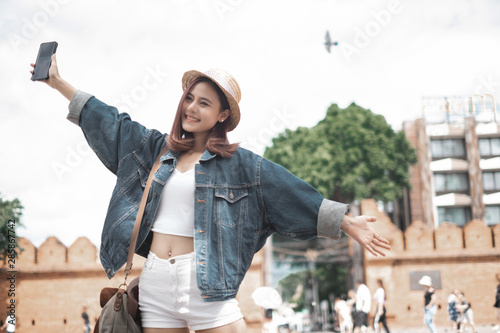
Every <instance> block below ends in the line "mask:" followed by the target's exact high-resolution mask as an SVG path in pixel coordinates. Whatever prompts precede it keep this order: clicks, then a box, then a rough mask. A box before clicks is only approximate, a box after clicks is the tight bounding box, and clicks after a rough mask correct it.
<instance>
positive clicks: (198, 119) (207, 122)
mask: <svg viewBox="0 0 500 333" xmlns="http://www.w3.org/2000/svg"><path fill="white" fill-rule="evenodd" d="M181 111H182V129H183V130H184V131H186V132H190V133H193V135H194V137H195V138H196V137H197V136H202V137H203V136H204V137H206V136H207V135H208V133H209V132H210V130H211V129H212V128H213V127H214V126H215V124H216V123H217V122H218V121H221V120H224V119H226V117H227V116H228V114H229V110H225V111H224V112H221V102H220V100H219V96H218V94H217V91H216V90H215V88H214V87H213V86H212V85H211V84H210V83H208V82H200V83H198V84H196V85H195V86H194V87H193V89H191V91H190V92H189V93H188V94H187V95H186V98H185V99H184V102H183V103H182V107H181Z"/></svg>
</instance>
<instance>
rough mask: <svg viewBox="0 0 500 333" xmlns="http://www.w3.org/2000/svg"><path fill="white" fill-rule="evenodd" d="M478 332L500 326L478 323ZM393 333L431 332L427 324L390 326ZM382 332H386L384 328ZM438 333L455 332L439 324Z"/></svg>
mask: <svg viewBox="0 0 500 333" xmlns="http://www.w3.org/2000/svg"><path fill="white" fill-rule="evenodd" d="M476 328H477V333H500V327H494V326H493V325H476ZM390 330H391V333H429V329H428V328H427V327H425V326H422V327H397V326H396V327H393V326H390ZM381 332H384V330H383V329H382V330H381ZM312 333H333V332H325V331H323V332H312ZM368 333H373V330H369V331H368ZM437 333H453V331H452V330H451V328H450V327H448V326H438V327H437ZM464 333H474V332H472V331H471V330H470V328H466V329H465V331H464Z"/></svg>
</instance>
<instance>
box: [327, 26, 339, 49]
mask: <svg viewBox="0 0 500 333" xmlns="http://www.w3.org/2000/svg"><path fill="white" fill-rule="evenodd" d="M338 44H339V43H338V42H332V39H331V38H330V32H328V30H327V31H326V35H325V47H326V50H327V51H328V53H330V48H331V47H332V46H337V45H338Z"/></svg>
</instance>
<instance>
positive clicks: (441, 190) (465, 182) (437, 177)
mask: <svg viewBox="0 0 500 333" xmlns="http://www.w3.org/2000/svg"><path fill="white" fill-rule="evenodd" d="M434 184H435V188H436V194H437V195H441V194H445V193H462V194H468V193H469V175H468V174H467V173H436V174H434Z"/></svg>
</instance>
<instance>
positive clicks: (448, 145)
mask: <svg viewBox="0 0 500 333" xmlns="http://www.w3.org/2000/svg"><path fill="white" fill-rule="evenodd" d="M431 155H432V158H433V159H438V158H447V157H454V158H462V159H466V156H465V140H464V139H444V140H431Z"/></svg>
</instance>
